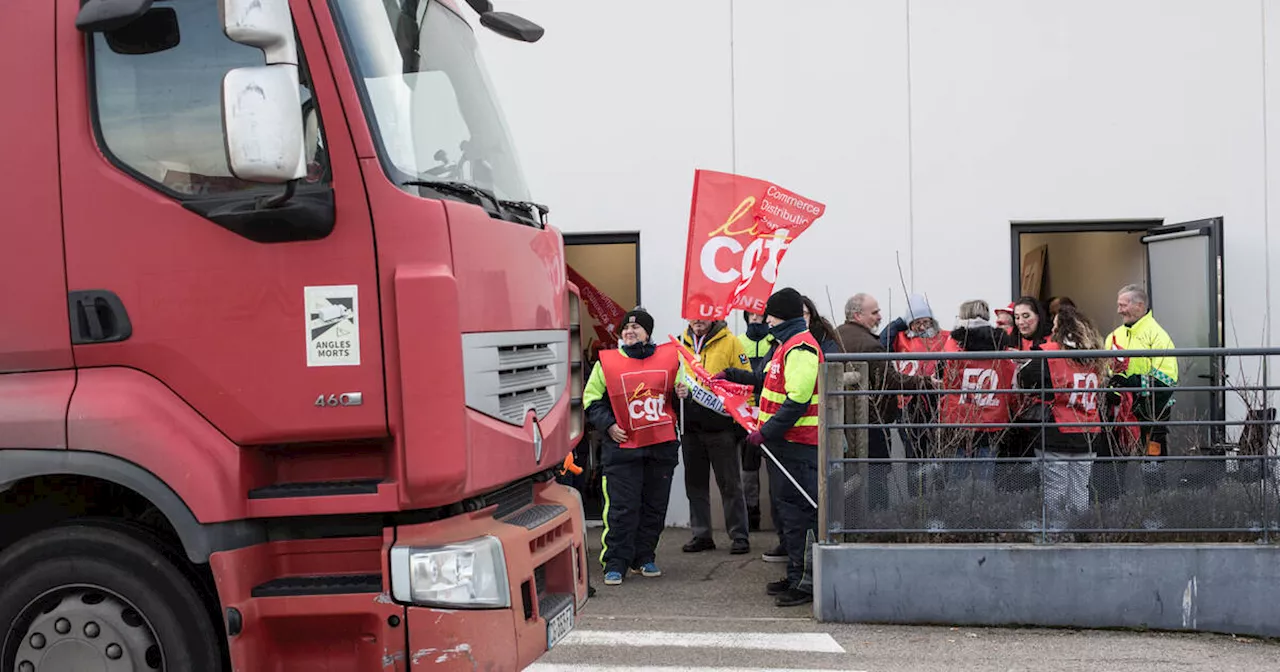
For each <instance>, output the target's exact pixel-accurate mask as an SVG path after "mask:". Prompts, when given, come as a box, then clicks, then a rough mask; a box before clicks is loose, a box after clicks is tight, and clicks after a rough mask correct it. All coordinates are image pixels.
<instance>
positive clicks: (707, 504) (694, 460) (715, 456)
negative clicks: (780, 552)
mask: <svg viewBox="0 0 1280 672" xmlns="http://www.w3.org/2000/svg"><path fill="white" fill-rule="evenodd" d="M737 438H738V437H737V436H736V433H735V432H734V431H733V430H731V429H730V430H725V431H722V432H699V431H688V432H685V434H684V436H683V437H682V439H681V444H682V447H683V449H684V489H685V492H686V493H687V494H688V496H689V520H690V523H691V526H692V527H693V536H694V537H701V538H703V539H710V538H711V472H712V471H714V472H715V474H716V485H718V486H719V487H720V502H721V504H722V505H723V506H724V524H725V528H727V529H726V531H727V532H728V533H729V538H730V539H733V540H735V541H736V540H738V539H742V540H744V541H745V540H747V539H748V538H749V534H748V530H747V500H746V497H745V496H744V495H743V494H742V463H741V462H740V459H741V456H740V454H739V452H738V443H737Z"/></svg>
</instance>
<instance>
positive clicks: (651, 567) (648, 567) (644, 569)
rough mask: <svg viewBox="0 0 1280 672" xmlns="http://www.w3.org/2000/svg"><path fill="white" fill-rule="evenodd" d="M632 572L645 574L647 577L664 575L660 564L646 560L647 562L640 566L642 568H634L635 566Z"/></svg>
mask: <svg viewBox="0 0 1280 672" xmlns="http://www.w3.org/2000/svg"><path fill="white" fill-rule="evenodd" d="M631 573H632V574H643V575H644V576H647V577H650V578H653V577H655V576H662V570H661V569H658V565H656V564H654V563H652V562H646V563H644V564H643V565H641V566H640V569H636V568H634V567H633V568H631Z"/></svg>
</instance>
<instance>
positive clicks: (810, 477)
mask: <svg viewBox="0 0 1280 672" xmlns="http://www.w3.org/2000/svg"><path fill="white" fill-rule="evenodd" d="M768 445H769V449H770V450H772V451H773V454H774V456H775V457H777V458H778V462H780V463H782V466H783V467H785V468H786V470H787V471H788V472H790V473H791V476H792V478H795V479H796V482H797V483H799V484H800V487H802V488H804V490H805V492H807V493H808V494H809V496H810V497H812V498H813V500H814V501H815V502H816V501H818V448H817V447H816V446H806V445H802V444H798V443H790V442H782V441H774V442H772V443H770V444H768ZM769 482H770V484H771V485H772V484H773V483H777V484H778V485H777V486H776V487H777V490H776V492H777V499H778V515H779V516H780V517H781V519H782V534H783V546H784V547H785V548H786V549H787V556H788V557H787V580H788V581H790V582H791V586H792V587H793V588H795V589H797V590H801V591H806V592H813V572H812V567H813V556H812V555H811V553H812V552H813V549H812V546H813V542H814V540H815V539H817V536H818V510H817V509H816V508H814V507H813V506H810V505H809V502H808V501H807V500H805V498H804V495H802V494H800V492H799V491H798V490H796V486H794V485H792V484H791V481H789V480H787V477H786V476H784V475H783V474H782V472H781V471H779V470H778V467H777V466H776V465H775V464H774V463H773V461H772V460H770V461H769Z"/></svg>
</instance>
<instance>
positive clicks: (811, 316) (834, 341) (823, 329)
mask: <svg viewBox="0 0 1280 672" xmlns="http://www.w3.org/2000/svg"><path fill="white" fill-rule="evenodd" d="M800 303H802V304H804V321H805V322H806V323H808V325H809V333H811V334H813V338H814V340H816V341H817V342H818V345H820V346H822V351H823V352H844V345H842V344H841V343H840V332H838V331H836V328H835V325H833V324H831V321H830V320H828V319H827V318H825V317H823V316H822V313H819V312H818V306H817V305H816V304H814V302H813V299H811V298H809V297H807V296H801V297H800Z"/></svg>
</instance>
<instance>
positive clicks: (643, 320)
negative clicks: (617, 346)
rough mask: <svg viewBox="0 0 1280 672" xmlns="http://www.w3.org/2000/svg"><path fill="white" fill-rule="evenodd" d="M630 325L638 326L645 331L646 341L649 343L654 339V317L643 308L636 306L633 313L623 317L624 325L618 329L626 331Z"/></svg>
mask: <svg viewBox="0 0 1280 672" xmlns="http://www.w3.org/2000/svg"><path fill="white" fill-rule="evenodd" d="M628 324H636V325H639V326H640V328H641V329H644V336H645V338H644V340H646V341H648V340H650V339H651V338H652V337H653V316H652V315H650V314H649V313H648V311H646V310H645V309H644V307H643V306H636V307H635V308H634V309H632V310H631V312H629V313H627V314H626V315H623V316H622V324H620V325H618V328H619V329H623V330H625V329H626V327H627V325H628Z"/></svg>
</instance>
